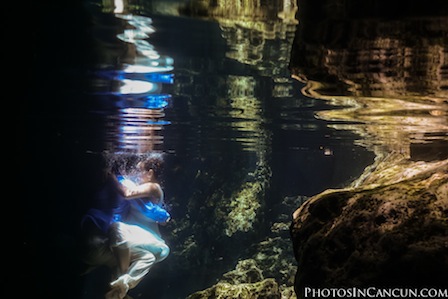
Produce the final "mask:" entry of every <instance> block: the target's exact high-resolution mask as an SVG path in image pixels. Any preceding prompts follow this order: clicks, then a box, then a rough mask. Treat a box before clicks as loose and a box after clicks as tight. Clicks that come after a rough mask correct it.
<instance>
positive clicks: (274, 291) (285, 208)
mask: <svg viewBox="0 0 448 299" xmlns="http://www.w3.org/2000/svg"><path fill="white" fill-rule="evenodd" d="M306 200H307V198H306V197H303V196H298V197H286V198H285V199H284V200H283V201H282V202H281V203H279V204H278V206H277V207H276V210H277V213H276V214H277V217H276V219H274V222H273V223H272V226H271V230H270V231H271V233H270V234H268V236H267V238H266V239H265V240H263V241H261V242H259V243H256V244H253V245H252V246H251V247H250V248H248V250H247V252H246V255H247V256H249V258H248V259H245V260H240V261H238V262H237V265H236V266H235V269H234V270H231V271H229V272H227V273H224V274H223V275H222V277H221V279H220V280H219V281H218V282H217V283H216V284H214V285H213V286H211V287H210V288H207V289H205V290H202V291H198V292H195V293H193V294H191V295H190V296H189V297H188V299H200V298H241V299H243V298H258V299H262V298H263V299H265V298H282V299H296V298H297V297H296V293H295V292H294V288H293V284H294V281H293V278H294V273H295V272H296V271H297V267H296V266H295V262H294V256H293V254H292V244H291V242H290V236H289V221H290V217H291V216H290V214H289V212H290V211H291V209H292V208H293V207H294V206H297V205H300V204H302V203H303V202H305V201H306ZM286 213H288V214H286ZM275 221H277V222H275Z"/></svg>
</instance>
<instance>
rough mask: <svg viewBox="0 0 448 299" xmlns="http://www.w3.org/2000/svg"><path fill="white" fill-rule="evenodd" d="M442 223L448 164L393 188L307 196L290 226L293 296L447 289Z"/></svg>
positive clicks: (447, 206) (447, 223) (447, 246)
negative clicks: (327, 290) (339, 290)
mask: <svg viewBox="0 0 448 299" xmlns="http://www.w3.org/2000/svg"><path fill="white" fill-rule="evenodd" d="M380 174H381V173H377V174H376V175H380ZM447 217H448V161H441V162H436V163H433V165H432V167H431V168H429V169H428V170H426V171H422V172H419V173H418V174H416V175H414V176H411V177H410V178H407V179H404V180H401V181H398V182H393V183H390V184H370V185H365V186H364V187H361V188H347V189H342V190H328V191H326V192H323V193H321V194H319V195H316V196H314V197H312V198H311V199H310V200H309V201H307V202H306V203H305V204H304V205H302V206H301V207H300V208H299V209H298V210H296V212H295V213H294V220H293V223H292V225H291V235H292V239H293V243H294V253H295V257H296V259H297V262H298V264H299V270H298V272H297V275H296V280H295V289H296V293H297V295H298V297H299V298H302V297H303V291H304V287H305V286H306V287H372V286H390V287H397V286H406V287H430V286H433V287H443V286H444V287H446V281H445V278H444V273H446V271H447V270H448V255H447V254H446V252H448V251H447V250H448V218H447Z"/></svg>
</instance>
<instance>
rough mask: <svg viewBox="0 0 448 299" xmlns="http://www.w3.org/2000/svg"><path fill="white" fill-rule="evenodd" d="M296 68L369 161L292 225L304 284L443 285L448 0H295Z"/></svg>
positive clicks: (306, 90) (299, 285)
mask: <svg viewBox="0 0 448 299" xmlns="http://www.w3.org/2000/svg"><path fill="white" fill-rule="evenodd" d="M298 6H299V9H298V18H299V26H298V28H297V32H296V37H295V40H294V44H293V47H292V51H291V60H290V65H289V67H290V70H291V73H292V75H293V77H294V78H296V79H297V80H299V81H301V82H303V83H304V84H305V86H304V87H303V89H302V93H303V94H304V95H306V96H309V97H312V98H315V99H321V100H323V101H327V102H328V103H329V104H331V105H334V106H337V107H338V108H339V109H331V110H328V111H323V112H319V113H318V114H317V116H318V117H319V118H321V119H323V120H326V121H329V122H330V124H329V126H330V127H332V128H334V129H337V130H349V131H353V132H355V133H356V134H358V135H359V136H360V138H359V140H357V144H359V145H362V146H364V147H366V148H367V149H369V150H371V151H372V152H374V153H375V156H376V158H375V161H374V163H373V164H372V165H371V166H369V167H367V168H366V169H365V170H364V172H363V173H362V175H361V176H360V177H359V178H358V179H356V180H355V181H354V182H352V183H351V184H350V185H349V186H347V187H346V188H343V189H339V190H327V191H324V192H323V193H321V194H317V195H315V196H313V197H312V198H310V199H309V201H307V202H306V203H305V204H304V205H302V206H301V207H299V208H298V209H297V210H296V211H295V212H294V214H293V218H294V219H293V221H292V223H291V227H290V232H291V237H292V240H293V246H294V254H295V257H296V260H297V264H298V271H297V273H296V277H295V283H294V285H295V291H296V293H297V296H298V297H299V298H303V296H304V293H303V292H304V287H372V286H379V287H382V286H389V287H430V286H436V287H446V281H444V280H443V278H442V277H443V276H444V275H443V273H446V272H447V271H448V255H447V254H446V252H448V250H447V249H448V121H447V117H446V116H447V112H448V106H447V105H448V101H447V99H448V93H447V90H448V89H447V86H448V76H447V74H448V73H447V72H446V69H447V61H448V60H447V58H446V57H447V53H448V51H447V49H448V39H447V36H448V34H447V33H448V18H447V16H448V2H446V1H429V3H427V2H421V1H415V2H412V4H411V3H410V2H408V1H394V2H393V3H391V2H390V1H384V0H374V1H353V0H348V1H339V0H313V1H308V0H299V1H298Z"/></svg>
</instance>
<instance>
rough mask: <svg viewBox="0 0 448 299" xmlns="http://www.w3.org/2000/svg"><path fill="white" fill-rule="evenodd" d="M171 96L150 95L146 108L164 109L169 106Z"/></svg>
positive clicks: (146, 101)
mask: <svg viewBox="0 0 448 299" xmlns="http://www.w3.org/2000/svg"><path fill="white" fill-rule="evenodd" d="M170 98H171V95H169V94H154V95H149V96H147V97H146V99H145V108H148V109H162V108H165V107H167V106H168V104H169V102H168V101H169V99H170Z"/></svg>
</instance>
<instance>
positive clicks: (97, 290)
mask: <svg viewBox="0 0 448 299" xmlns="http://www.w3.org/2000/svg"><path fill="white" fill-rule="evenodd" d="M162 4H163V2H162ZM162 4H161V3H160V2H157V1H153V2H151V1H147V2H145V1H140V2H138V3H135V4H129V5H128V6H125V9H126V12H124V13H121V14H118V15H119V16H117V14H115V13H114V12H113V6H111V3H105V2H104V3H100V2H87V1H85V2H79V3H75V2H73V3H48V4H43V5H42V6H40V7H35V9H36V27H35V28H33V42H34V51H33V68H32V73H33V78H34V81H33V84H32V88H31V89H30V91H29V95H30V97H29V99H30V102H29V105H28V114H27V143H26V151H27V152H28V153H29V155H27V159H26V161H27V162H29V163H27V167H26V170H27V171H31V173H32V177H31V178H29V179H28V180H29V181H33V183H32V185H33V188H27V190H29V194H27V199H28V201H26V207H25V210H26V214H25V215H26V216H25V232H24V243H23V245H24V246H23V247H24V250H25V254H26V255H27V256H29V258H30V259H31V260H32V261H33V263H32V265H33V266H32V267H31V268H29V269H28V271H26V274H25V276H26V277H25V278H27V279H30V280H32V281H33V282H34V283H35V285H36V286H35V287H33V290H32V293H33V294H36V295H37V294H39V296H43V297H45V298H102V295H103V293H104V290H105V288H106V286H107V283H108V279H109V277H108V272H107V271H106V270H104V269H99V270H98V271H96V272H94V273H92V274H91V275H89V276H87V277H83V278H80V277H79V276H78V267H79V263H78V258H77V254H78V253H77V247H78V246H79V242H78V239H77V237H78V229H79V222H80V219H81V217H82V215H83V213H84V212H85V211H86V210H87V209H88V208H90V207H92V206H96V205H99V203H98V192H99V191H100V190H102V189H101V188H102V187H103V183H104V170H105V169H107V167H109V166H110V164H114V163H115V164H114V166H117V165H116V164H120V163H125V162H126V161H127V162H129V161H130V160H132V158H133V157H137V156H141V155H144V154H145V153H148V152H152V151H157V152H163V153H165V169H164V174H163V181H162V183H163V187H164V189H165V192H166V201H167V204H168V205H169V207H170V212H171V214H172V216H173V221H172V223H170V224H169V225H168V226H166V227H164V228H163V229H162V233H163V235H164V236H165V238H166V240H167V243H168V244H169V245H170V247H171V249H172V253H171V255H170V257H169V258H168V259H167V260H165V261H163V263H161V264H158V265H156V266H155V267H154V268H153V270H151V272H150V274H148V277H146V278H145V280H144V281H143V282H142V283H141V284H140V285H139V286H138V287H137V288H136V289H134V290H132V291H131V292H130V295H131V296H132V297H134V298H167V299H174V298H185V297H186V296H188V295H189V294H191V293H193V292H195V291H198V290H203V289H206V288H208V287H210V286H211V285H212V284H214V283H215V282H216V281H217V280H218V279H220V277H221V275H222V274H223V273H225V272H227V271H230V270H232V269H234V267H235V265H236V262H237V261H238V260H243V259H246V258H248V257H251V256H252V255H253V254H254V250H255V249H254V248H253V247H254V246H253V245H254V244H258V243H259V242H261V241H263V240H265V239H266V236H267V235H268V234H269V231H270V230H269V228H270V227H271V225H272V224H273V223H275V222H278V221H279V220H278V219H279V217H280V216H281V214H282V213H285V211H284V210H282V211H280V210H281V209H284V207H281V203H282V202H284V200H285V198H289V197H298V196H312V195H315V194H318V193H319V192H322V191H324V190H325V189H328V188H337V187H344V186H346V185H348V184H349V183H350V182H352V181H353V180H354V179H356V178H357V177H358V176H359V175H360V174H361V173H362V172H363V170H364V168H365V167H366V166H368V165H370V164H371V163H372V162H373V159H374V154H373V152H372V148H371V147H365V146H362V145H365V142H361V141H362V140H361V137H360V136H359V135H357V134H355V132H356V130H351V129H350V128H351V126H355V127H356V125H357V120H351V121H348V120H346V119H343V120H340V119H337V118H334V119H331V117H329V118H327V119H326V118H325V117H316V114H317V113H320V112H327V111H334V110H338V109H339V108H340V107H339V105H340V106H341V107H342V106H343V105H346V104H347V103H345V102H337V101H336V102H328V101H323V100H319V99H316V98H313V97H306V96H304V95H303V94H302V92H301V89H302V88H304V87H305V83H301V82H299V81H297V80H294V79H292V78H291V74H290V71H289V70H288V64H289V58H290V57H289V55H290V51H291V47H292V41H293V38H294V35H295V32H296V23H294V22H290V23H288V22H287V21H283V22H280V21H278V18H277V17H272V16H271V15H270V14H269V13H268V14H266V15H265V16H264V18H265V19H264V22H265V23H267V24H271V25H272V26H273V27H275V26H280V25H282V26H283V27H282V28H281V29H276V30H268V29H266V30H265V31H263V30H255V29H254V28H258V27H251V25H250V24H249V25H248V24H245V23H238V22H236V21H234V22H233V23H232V22H230V21H229V20H231V18H228V19H226V18H221V19H219V18H215V19H213V18H199V17H193V16H191V14H190V15H179V14H178V13H177V14H175V13H172V12H173V11H177V10H175V9H173V7H174V8H176V7H177V6H176V5H175V4H176V2H175V1H172V2H165V3H164V4H163V5H162ZM171 4H172V5H171ZM190 13H191V12H190ZM131 14H132V15H137V16H143V17H145V18H140V19H138V18H137V24H136V23H135V21H136V19H132V20H131V19H129V18H127V17H124V16H129V15H131ZM149 18H150V19H151V23H149V21H148V20H149ZM270 18H272V19H270ZM218 20H220V22H219V21H218ZM270 21H272V22H270ZM132 22H134V23H132ZM276 22H277V23H276ZM145 26H146V27H145ZM136 28H137V29H140V31H138V32H137V31H135V30H136ZM145 30H146V31H145ZM123 33H126V34H128V35H123ZM136 34H146V36H145V35H143V37H138V36H136ZM120 37H121V38H123V39H124V40H123V39H120ZM130 39H131V41H130ZM136 41H137V42H136ZM142 41H146V42H147V43H145V42H142ZM142 49H143V50H142ZM145 50H146V52H144V53H145V55H146V56H145V55H142V53H143V52H142V51H145ZM149 55H157V56H149ZM154 61H157V62H158V63H159V65H158V66H157V67H159V69H158V70H157V71H156V72H155V73H152V74H157V75H158V77H157V76H156V77H157V78H156V77H154V76H153V77H150V78H149V79H148V77H146V78H145V79H144V81H146V82H152V83H153V85H152V87H153V89H152V90H150V91H148V90H147V94H146V96H148V100H147V101H146V102H143V101H140V100H138V99H136V98H137V96H135V95H134V94H132V93H129V94H128V95H126V96H123V94H124V93H126V92H128V91H129V90H128V91H126V88H138V87H142V88H149V87H148V86H147V85H143V86H135V85H129V84H128V85H126V82H127V81H125V78H124V77H123V76H125V77H126V76H128V77H129V78H128V80H134V79H135V78H136V77H132V76H140V75H141V74H140V75H139V74H137V75H136V73H132V74H125V75H123V73H122V72H121V73H120V72H119V71H120V70H123V68H124V66H125V65H130V66H135V65H137V64H139V63H141V64H142V65H146V66H147V65H148V63H150V62H154ZM161 67H167V68H166V69H163V70H162V69H160V68H161ZM171 67H172V68H171ZM171 75H172V81H171V79H170V78H171V77H170V76H171ZM120 76H121V77H120ZM163 76H165V77H163ZM160 80H161V81H162V82H160ZM131 83H132V82H131ZM120 86H121V89H120ZM165 101H166V103H165ZM344 125H345V126H344ZM364 137H365V136H363V138H364ZM28 159H29V160H28ZM121 166H123V164H121ZM254 182H256V183H257V184H258V185H251V184H252V183H254ZM251 186H257V187H259V188H261V190H260V189H256V188H255V189H250V187H251ZM245 188H246V189H245ZM244 190H246V192H248V194H254V193H255V192H258V193H256V195H257V196H255V198H256V199H257V200H258V204H259V205H260V206H259V208H258V209H255V210H256V214H257V216H256V217H255V219H253V218H250V219H249V218H248V219H249V220H246V224H247V223H249V224H250V225H249V227H248V228H245V227H242V228H241V227H240V228H238V224H239V222H237V220H235V221H236V222H229V221H228V218H226V217H225V216H222V215H223V213H224V214H227V215H234V214H232V211H234V210H232V202H233V201H232V198H235V197H237V196H238V195H241V194H245V193H238V192H239V191H244ZM247 190H248V191H247ZM255 190H257V191H255ZM243 197H244V196H243ZM246 197H248V198H250V196H246ZM253 203H254V202H252V204H253ZM288 208H291V210H290V213H292V212H293V211H294V209H295V208H296V207H295V206H290V207H288ZM286 213H287V212H286ZM229 217H230V216H229ZM230 218H231V217H230ZM236 218H237V217H236V216H235V219H236ZM288 220H289V219H286V220H285V221H286V222H287V221H288ZM247 221H249V222H247ZM250 221H253V223H252V222H250ZM229 223H230V224H229ZM232 223H233V224H234V226H232ZM284 238H285V239H286V240H287V238H288V236H287V235H284ZM192 248H193V249H192ZM284 249H285V251H288V250H290V248H287V246H286V248H284ZM291 257H292V251H291Z"/></svg>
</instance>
